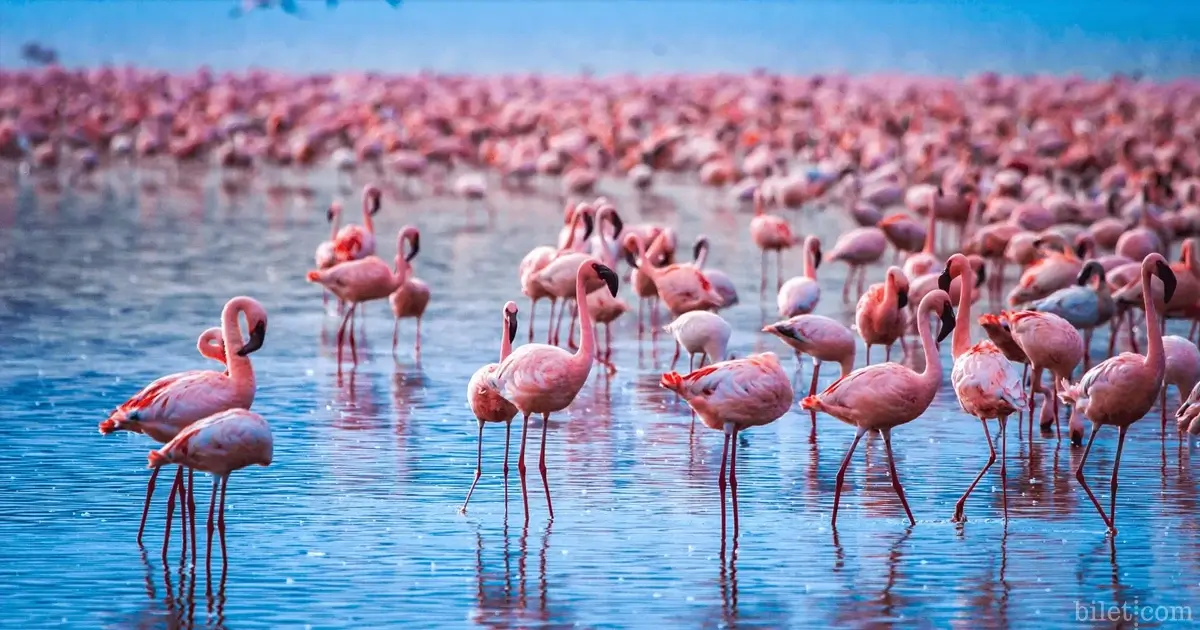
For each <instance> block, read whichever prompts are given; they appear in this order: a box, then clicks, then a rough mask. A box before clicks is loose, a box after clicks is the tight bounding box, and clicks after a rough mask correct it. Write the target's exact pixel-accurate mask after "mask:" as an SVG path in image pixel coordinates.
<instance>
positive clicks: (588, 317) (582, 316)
mask: <svg viewBox="0 0 1200 630" xmlns="http://www.w3.org/2000/svg"><path fill="white" fill-rule="evenodd" d="M587 264H588V263H586V262H585V263H583V265H581V266H580V268H579V271H578V272H577V273H576V274H575V304H577V305H578V307H579V308H578V309H576V310H578V311H579V349H578V350H576V351H575V356H574V361H575V362H576V363H585V364H587V369H588V370H591V368H592V357H593V355H594V354H595V352H596V349H595V344H596V339H595V337H594V336H593V334H592V332H593V331H592V314H591V313H590V312H588V307H587V288H586V287H585V286H584V281H583V276H584V274H585V273H587ZM600 290H601V291H606V290H607V289H604V288H602V289H600Z"/></svg>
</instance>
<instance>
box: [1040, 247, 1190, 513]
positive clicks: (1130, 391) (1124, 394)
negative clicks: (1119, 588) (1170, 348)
mask: <svg viewBox="0 0 1200 630" xmlns="http://www.w3.org/2000/svg"><path fill="white" fill-rule="evenodd" d="M1155 275H1156V276H1158V278H1159V279H1160V280H1162V283H1163V295H1164V297H1165V301H1166V302H1170V301H1171V297H1172V296H1173V295H1174V293H1175V273H1174V272H1173V271H1171V267H1170V266H1169V265H1167V261H1166V259H1164V258H1163V257H1162V255H1161V254H1158V253H1151V254H1149V255H1148V256H1146V257H1145V258H1144V259H1143V260H1142V274H1141V277H1142V284H1143V285H1148V284H1150V278H1151V276H1155ZM1143 297H1144V300H1143V305H1144V308H1145V314H1146V337H1147V339H1146V347H1147V350H1146V355H1145V356H1142V355H1140V354H1134V353H1132V352H1122V353H1121V354H1119V355H1117V356H1115V357H1112V358H1110V359H1106V360H1104V361H1102V362H1100V363H1099V364H1097V365H1096V366H1095V367H1093V368H1092V369H1090V370H1088V372H1087V373H1086V374H1084V375H1083V378H1082V379H1080V380H1079V382H1078V383H1075V384H1074V385H1072V384H1071V383H1070V382H1069V381H1068V380H1067V379H1065V378H1064V379H1061V389H1060V394H1059V396H1060V398H1061V399H1062V401H1063V403H1065V404H1068V405H1073V406H1075V407H1076V408H1077V409H1078V411H1079V413H1080V414H1081V415H1083V416H1084V417H1085V418H1087V419H1088V420H1091V421H1092V432H1091V435H1090V436H1088V442H1087V446H1085V447H1084V449H1083V457H1082V458H1080V460H1079V466H1077V467H1076V468H1075V479H1076V480H1078V481H1079V485H1080V486H1082V487H1083V490H1084V492H1086V493H1087V495H1088V498H1089V499H1091V500H1092V505H1094V506H1095V507H1096V511H1097V512H1099V513H1100V518H1101V519H1103V520H1104V524H1105V525H1106V526H1107V527H1108V533H1109V534H1111V535H1113V536H1115V535H1116V533H1117V528H1116V512H1117V470H1118V468H1119V467H1120V465H1121V449H1122V447H1124V446H1125V433H1126V431H1128V429H1129V427H1130V425H1132V424H1133V423H1134V422H1137V421H1138V420H1141V419H1142V417H1143V416H1145V415H1146V413H1147V412H1149V411H1150V408H1151V407H1153V406H1154V399H1155V398H1157V397H1158V395H1159V392H1160V391H1161V390H1162V386H1163V377H1164V375H1165V373H1166V367H1167V366H1166V356H1165V352H1164V348H1163V339H1162V329H1161V328H1160V327H1159V317H1160V313H1159V311H1158V306H1157V305H1156V304H1155V301H1154V299H1153V298H1152V297H1151V294H1150V292H1143ZM1103 425H1112V426H1115V427H1117V429H1118V433H1117V452H1116V456H1115V459H1114V461H1113V472H1112V478H1111V480H1110V482H1109V483H1110V492H1111V495H1110V496H1111V503H1110V504H1109V511H1108V514H1107V515H1106V514H1105V513H1104V508H1103V507H1101V506H1100V502H1099V501H1098V500H1096V495H1094V494H1092V489H1091V488H1090V487H1089V486H1088V484H1087V479H1086V478H1084V476H1083V467H1084V464H1086V463H1087V458H1088V453H1090V452H1091V451H1092V443H1093V442H1095V441H1096V434H1097V433H1098V432H1099V431H1100V427H1101V426H1103Z"/></svg>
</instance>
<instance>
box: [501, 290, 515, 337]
mask: <svg viewBox="0 0 1200 630" xmlns="http://www.w3.org/2000/svg"><path fill="white" fill-rule="evenodd" d="M504 321H505V323H506V324H508V342H509V343H512V342H513V341H515V340H516V338H517V303H516V302H513V301H512V300H509V301H508V302H507V303H506V304H505V305H504Z"/></svg>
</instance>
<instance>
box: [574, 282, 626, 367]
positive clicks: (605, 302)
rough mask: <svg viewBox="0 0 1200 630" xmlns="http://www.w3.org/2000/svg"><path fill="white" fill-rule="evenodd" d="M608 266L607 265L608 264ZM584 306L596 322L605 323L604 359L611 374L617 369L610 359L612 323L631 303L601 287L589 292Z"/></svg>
mask: <svg viewBox="0 0 1200 630" xmlns="http://www.w3.org/2000/svg"><path fill="white" fill-rule="evenodd" d="M606 266H607V265H606ZM584 306H585V307H586V308H587V310H588V313H589V314H590V315H591V316H592V321H593V322H594V323H596V324H604V360H603V363H605V364H606V365H607V367H608V371H609V373H610V374H612V373H614V372H615V371H616V367H615V366H613V364H612V362H611V361H610V359H611V358H612V323H613V322H615V321H617V318H619V317H620V316H622V315H624V314H625V313H627V312H628V311H629V304H627V303H626V302H625V300H622V299H621V298H618V297H616V296H613V295H611V294H609V292H608V291H607V290H606V289H605V288H604V287H601V288H599V289H596V290H595V291H592V292H591V293H588V294H587V300H585V304H584Z"/></svg>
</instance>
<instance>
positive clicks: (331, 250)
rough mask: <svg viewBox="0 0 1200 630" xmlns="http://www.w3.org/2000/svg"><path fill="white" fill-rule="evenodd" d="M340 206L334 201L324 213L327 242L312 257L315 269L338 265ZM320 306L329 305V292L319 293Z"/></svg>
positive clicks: (319, 246) (318, 247)
mask: <svg viewBox="0 0 1200 630" xmlns="http://www.w3.org/2000/svg"><path fill="white" fill-rule="evenodd" d="M341 216H342V204H341V203H339V202H337V201H335V202H333V203H331V204H329V210H327V211H326V212H325V220H326V221H328V222H329V240H328V241H325V242H323V243H321V244H320V245H317V253H316V256H315V257H314V262H316V263H317V269H328V268H330V267H332V266H334V265H336V264H337V263H338V259H337V251H336V243H337V234H338V226H339V225H340V224H341ZM321 296H322V304H324V305H328V304H329V292H328V291H324V292H322V293H321Z"/></svg>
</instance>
